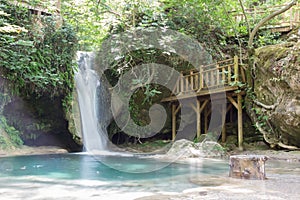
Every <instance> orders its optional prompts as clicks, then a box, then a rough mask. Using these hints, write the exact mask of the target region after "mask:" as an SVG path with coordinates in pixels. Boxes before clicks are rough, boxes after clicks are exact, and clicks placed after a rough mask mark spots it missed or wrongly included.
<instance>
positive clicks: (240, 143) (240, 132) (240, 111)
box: [237, 94, 243, 150]
mask: <svg viewBox="0 0 300 200" xmlns="http://www.w3.org/2000/svg"><path fill="white" fill-rule="evenodd" d="M237 99H238V146H239V148H240V149H241V150H242V149H243V107H242V95H241V94H238V96H237Z"/></svg>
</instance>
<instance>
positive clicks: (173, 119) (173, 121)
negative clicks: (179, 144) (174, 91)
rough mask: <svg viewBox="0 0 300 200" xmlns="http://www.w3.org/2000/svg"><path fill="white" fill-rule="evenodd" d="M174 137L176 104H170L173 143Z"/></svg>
mask: <svg viewBox="0 0 300 200" xmlns="http://www.w3.org/2000/svg"><path fill="white" fill-rule="evenodd" d="M175 137H176V104H174V103H173V104H172V141H173V142H174V141H175Z"/></svg>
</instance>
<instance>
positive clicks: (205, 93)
mask: <svg viewBox="0 0 300 200" xmlns="http://www.w3.org/2000/svg"><path fill="white" fill-rule="evenodd" d="M238 89H239V87H237V86H225V87H220V88H216V89H210V90H208V89H206V90H202V91H197V92H196V94H195V93H186V94H184V95H177V96H171V97H167V98H164V99H162V100H161V102H168V101H176V100H178V99H188V98H191V97H195V95H196V96H198V97H201V96H209V95H212V94H217V93H220V94H223V93H224V92H232V91H236V90H238ZM221 98H223V96H222V95H221Z"/></svg>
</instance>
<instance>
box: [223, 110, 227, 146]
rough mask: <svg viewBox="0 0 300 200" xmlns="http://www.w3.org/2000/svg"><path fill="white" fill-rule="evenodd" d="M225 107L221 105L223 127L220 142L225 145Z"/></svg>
mask: <svg viewBox="0 0 300 200" xmlns="http://www.w3.org/2000/svg"><path fill="white" fill-rule="evenodd" d="M225 106H226V105H223V108H222V122H223V123H222V124H223V127H222V142H223V143H225V142H226V126H225V125H226V111H227V108H226V107H225ZM223 112H225V113H223Z"/></svg>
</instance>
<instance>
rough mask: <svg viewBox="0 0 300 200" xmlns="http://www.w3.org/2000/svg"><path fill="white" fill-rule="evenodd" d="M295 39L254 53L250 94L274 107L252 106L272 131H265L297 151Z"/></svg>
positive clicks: (299, 61)
mask: <svg viewBox="0 0 300 200" xmlns="http://www.w3.org/2000/svg"><path fill="white" fill-rule="evenodd" d="M293 37H295V34H293ZM297 37H298V38H297V40H293V41H292V42H288V43H283V44H278V45H272V46H266V47H262V48H260V49H257V50H256V56H257V65H256V73H255V75H256V77H255V80H254V93H255V96H256V99H257V100H258V102H260V103H263V104H264V105H274V107H273V108H271V109H264V108H263V106H259V105H256V107H254V109H256V113H257V114H258V116H259V115H261V116H260V118H261V119H263V118H264V119H267V121H268V122H267V123H270V124H271V127H272V130H267V131H268V132H269V133H270V134H273V136H275V137H276V138H277V139H278V141H280V142H282V143H283V144H287V145H294V146H297V147H300V36H299V35H297ZM261 122H262V123H264V121H263V120H261Z"/></svg>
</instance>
